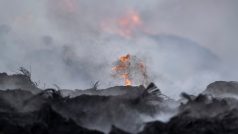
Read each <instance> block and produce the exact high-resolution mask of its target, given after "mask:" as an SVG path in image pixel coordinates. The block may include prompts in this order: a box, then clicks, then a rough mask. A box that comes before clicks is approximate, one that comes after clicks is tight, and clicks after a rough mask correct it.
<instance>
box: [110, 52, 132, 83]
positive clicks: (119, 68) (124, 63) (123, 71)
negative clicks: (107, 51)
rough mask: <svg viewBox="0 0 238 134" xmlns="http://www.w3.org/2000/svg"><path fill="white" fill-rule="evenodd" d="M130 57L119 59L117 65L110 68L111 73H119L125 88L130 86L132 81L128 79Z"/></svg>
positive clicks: (125, 56)
mask: <svg viewBox="0 0 238 134" xmlns="http://www.w3.org/2000/svg"><path fill="white" fill-rule="evenodd" d="M130 57H131V56H130V55H129V54H127V55H124V56H121V57H119V63H118V65H116V66H115V67H113V68H112V70H113V71H116V72H117V73H119V76H120V77H121V78H123V79H124V83H125V86H131V85H132V81H131V79H130V77H129V66H130Z"/></svg>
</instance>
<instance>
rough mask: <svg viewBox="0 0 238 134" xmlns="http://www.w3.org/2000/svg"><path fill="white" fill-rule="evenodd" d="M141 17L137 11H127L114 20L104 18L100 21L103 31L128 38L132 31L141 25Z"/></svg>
mask: <svg viewBox="0 0 238 134" xmlns="http://www.w3.org/2000/svg"><path fill="white" fill-rule="evenodd" d="M142 24H143V23H142V19H141V17H140V15H139V13H138V12H137V11H134V10H132V11H129V12H127V13H126V14H124V15H123V16H121V17H119V18H116V19H114V20H111V19H110V20H106V21H103V22H102V23H101V27H102V29H103V30H104V31H106V32H109V33H114V34H119V35H120V36H123V37H127V38H130V37H132V36H133V34H134V32H135V31H136V30H138V29H141V27H142Z"/></svg>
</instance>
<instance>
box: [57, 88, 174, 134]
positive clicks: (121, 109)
mask: <svg viewBox="0 0 238 134" xmlns="http://www.w3.org/2000/svg"><path fill="white" fill-rule="evenodd" d="M118 88H119V87H115V91H116V93H118V90H119V89H118ZM113 89H114V88H109V89H104V91H93V92H94V94H91V95H89V94H82V95H80V96H77V97H74V98H69V99H67V100H66V101H64V102H61V103H59V102H55V103H54V108H55V109H57V111H59V112H60V113H61V114H62V115H67V118H72V119H73V120H74V121H76V122H77V123H78V124H80V125H81V126H84V127H87V128H90V129H97V130H100V131H103V132H105V133H107V132H109V131H110V129H111V126H112V125H114V126H116V127H118V128H120V129H123V130H124V131H127V132H131V133H136V132H139V130H141V129H142V128H143V126H144V123H145V122H146V120H145V119H144V117H143V116H147V117H150V118H153V116H156V115H157V114H158V113H160V112H173V110H171V109H170V108H169V107H168V104H169V103H174V101H172V100H171V99H168V98H165V97H164V95H162V93H161V92H160V90H159V89H158V88H157V87H156V86H155V85H154V84H151V85H150V86H148V87H147V88H144V87H123V88H122V94H121V93H118V94H117V95H116V94H115V95H111V96H110V95H105V96H104V95H102V94H101V93H102V92H106V91H109V92H112V91H113ZM130 89H132V90H130ZM136 89H138V90H139V91H137V92H136V91H135V90H136ZM126 90H127V91H126ZM82 92H84V93H85V92H87V91H82ZM97 92H99V93H98V94H97ZM66 107H67V108H66ZM128 124H129V125H128Z"/></svg>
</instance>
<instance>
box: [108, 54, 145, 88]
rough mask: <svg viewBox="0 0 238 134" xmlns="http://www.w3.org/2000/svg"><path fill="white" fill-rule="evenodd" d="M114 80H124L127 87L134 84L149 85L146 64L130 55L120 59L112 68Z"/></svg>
mask: <svg viewBox="0 0 238 134" xmlns="http://www.w3.org/2000/svg"><path fill="white" fill-rule="evenodd" d="M112 70H113V72H114V74H113V77H114V78H118V77H119V78H123V79H124V85H125V86H131V85H133V84H139V85H147V84H148V75H147V72H146V66H145V64H144V63H143V62H142V61H141V60H140V59H138V58H137V57H136V56H131V55H130V54H127V55H124V56H121V57H119V60H118V61H117V62H116V65H115V66H114V67H113V68H112Z"/></svg>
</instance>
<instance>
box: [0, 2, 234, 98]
mask: <svg viewBox="0 0 238 134" xmlns="http://www.w3.org/2000/svg"><path fill="white" fill-rule="evenodd" d="M237 6H238V2H237V1H236V0H207V1H200V0H194V1H190V0H171V1H167V0H147V1H138V0H130V1H128V0H99V1H95V0H41V1H37V0H21V1H19V0H0V62H1V64H0V71H1V72H8V73H15V72H17V69H18V67H21V66H23V67H25V68H27V69H29V70H30V71H31V72H32V77H33V80H34V81H36V82H38V83H39V85H40V86H41V87H43V85H45V86H47V87H49V86H52V85H53V84H57V85H59V86H60V87H62V88H69V89H75V88H79V89H84V88H88V87H90V86H92V84H93V83H94V82H96V81H99V82H100V86H101V88H105V87H109V86H115V85H121V84H123V80H120V79H113V78H112V77H111V74H112V72H111V68H112V66H113V63H114V62H115V61H116V60H117V59H118V57H119V56H120V55H125V54H131V55H135V56H137V57H139V58H140V59H142V60H143V61H144V62H145V64H146V66H147V70H148V75H149V76H150V80H151V81H153V82H155V83H156V84H157V85H158V87H160V88H161V90H162V92H164V93H165V94H167V95H169V96H173V97H177V96H178V95H179V93H180V92H182V91H185V92H189V93H193V94H196V93H199V92H201V91H203V90H204V89H205V87H206V85H207V84H209V83H211V82H213V81H216V80H227V81H229V80H234V81H236V80H237V78H238V77H237V75H238V73H237V71H236V69H237V67H238V64H237V60H236V57H238V54H237V50H238V46H237V43H238V41H237V36H238V26H237V24H238V17H237V14H238V11H237V10H238V9H237ZM130 11H136V12H138V14H139V15H140V17H141V21H142V22H143V28H145V29H146V30H147V31H149V32H143V31H142V30H141V29H139V28H138V29H137V30H136V31H133V32H134V34H135V36H133V37H131V38H125V37H122V36H120V35H117V34H114V33H108V32H106V31H104V30H103V29H102V27H101V23H102V22H105V21H106V22H107V21H108V20H115V19H117V18H120V17H121V16H123V15H125V14H126V13H127V12H130ZM109 22H110V21H109ZM112 23H113V22H112ZM112 27H113V24H112ZM136 84H139V83H136ZM136 84H135V85H136Z"/></svg>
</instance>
